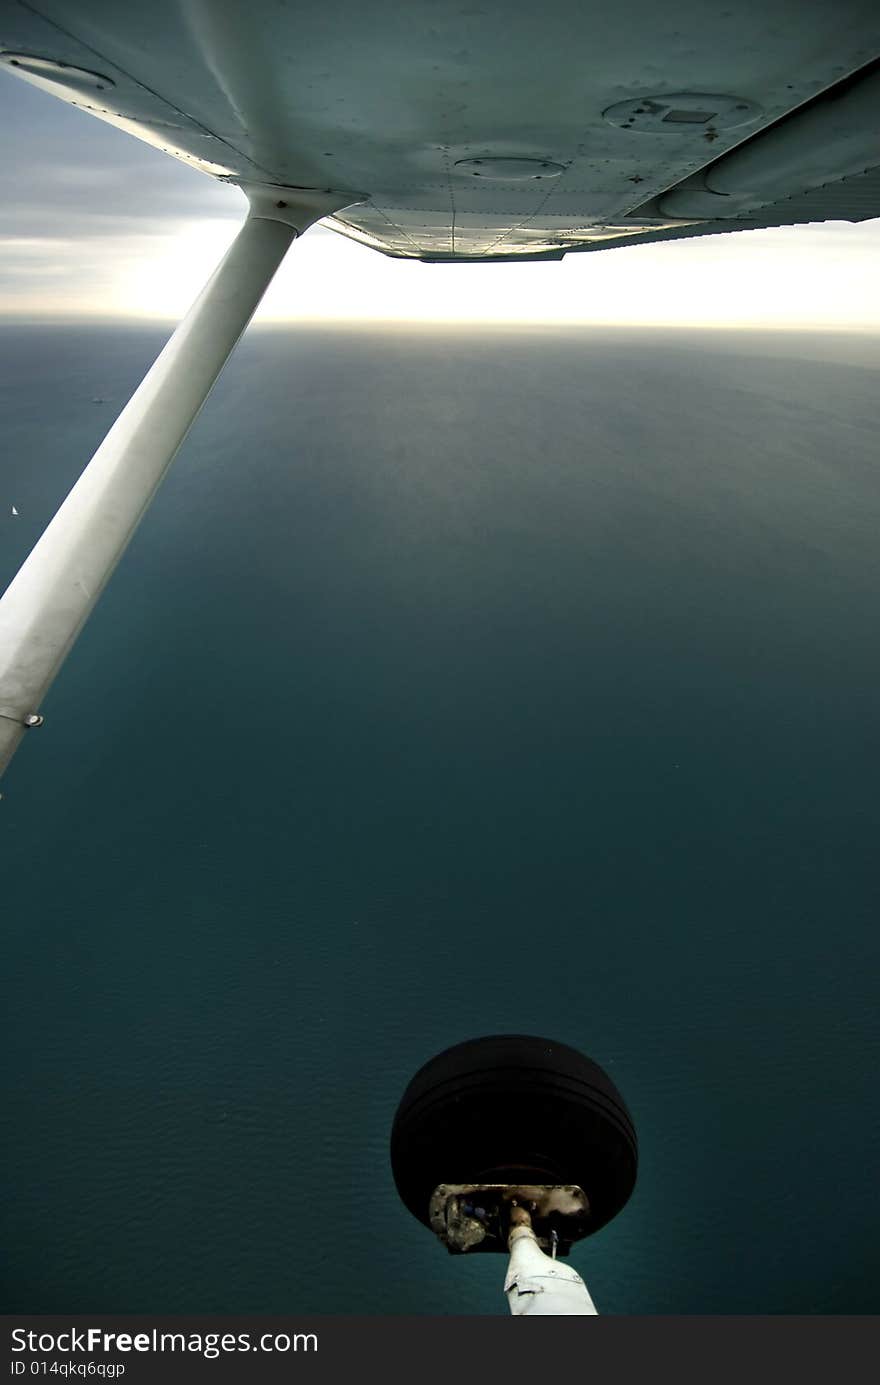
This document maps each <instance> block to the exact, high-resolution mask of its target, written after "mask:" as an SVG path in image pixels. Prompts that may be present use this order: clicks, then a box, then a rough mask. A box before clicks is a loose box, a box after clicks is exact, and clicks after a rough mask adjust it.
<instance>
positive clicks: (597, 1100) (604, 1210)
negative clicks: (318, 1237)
mask: <svg viewBox="0 0 880 1385" xmlns="http://www.w3.org/2000/svg"><path fill="white" fill-rule="evenodd" d="M637 1159H638V1152H637V1142H636V1134H635V1129H634V1127H633V1123H632V1119H631V1117H630V1114H629V1112H628V1110H627V1108H626V1106H625V1104H624V1101H623V1098H622V1097H621V1095H620V1093H619V1092H618V1091H617V1089H616V1087H615V1086H614V1085H613V1083H612V1082H611V1080H610V1078H609V1077H608V1076H607V1074H606V1073H604V1072H603V1071H602V1069H601V1068H600V1067H599V1066H598V1065H597V1064H596V1063H594V1062H592V1061H591V1060H590V1059H589V1058H586V1057H585V1056H584V1055H583V1054H581V1053H578V1052H577V1051H576V1050H575V1049H572V1048H569V1047H568V1046H567V1045H565V1044H559V1043H554V1042H552V1041H550V1040H547V1039H538V1038H532V1037H529V1036H525V1035H517V1034H502V1035H491V1036H488V1037H486V1038H482V1039H472V1040H469V1041H468V1042H466V1043H463V1044H457V1045H456V1046H455V1047H454V1048H449V1049H446V1050H445V1052H443V1053H441V1054H439V1055H438V1056H437V1057H436V1058H432V1059H431V1060H430V1062H428V1063H426V1064H425V1066H424V1067H422V1068H421V1069H420V1070H419V1071H418V1072H417V1073H416V1075H415V1076H414V1077H413V1079H412V1081H411V1082H410V1083H409V1086H408V1087H407V1089H406V1091H405V1092H404V1094H403V1097H402V1099H401V1102H400V1105H399V1107H398V1109H397V1114H396V1115H395V1118H394V1124H393V1128H392V1132H391V1167H392V1172H393V1175H394V1181H395V1183H396V1185H397V1190H398V1192H399V1194H400V1197H401V1199H402V1201H403V1203H404V1204H405V1206H406V1207H408V1208H409V1210H410V1212H412V1214H413V1216H415V1217H417V1218H418V1220H419V1221H421V1222H422V1223H423V1224H424V1225H425V1226H428V1227H430V1228H431V1229H432V1230H433V1231H434V1232H435V1234H436V1235H437V1236H438V1237H439V1239H440V1240H441V1241H442V1242H443V1243H444V1244H445V1245H446V1247H447V1249H448V1250H449V1251H450V1252H451V1253H453V1254H462V1253H465V1252H471V1251H495V1252H501V1253H506V1252H507V1251H509V1252H510V1267H509V1271H508V1275H507V1280H506V1282H505V1292H506V1293H507V1295H508V1301H509V1303H510V1306H511V1311H512V1312H513V1313H516V1314H522V1313H534V1314H538V1313H543V1314H548V1313H549V1314H554V1313H561V1314H573V1313H576V1314H580V1313H595V1311H596V1309H595V1308H594V1306H593V1303H592V1300H591V1299H590V1296H589V1294H588V1293H587V1290H586V1287H585V1286H584V1284H583V1281H582V1280H581V1279H580V1277H579V1276H578V1275H577V1274H576V1273H575V1271H574V1270H573V1269H571V1268H570V1267H569V1266H565V1265H561V1264H560V1263H559V1257H564V1256H566V1255H567V1254H568V1251H569V1249H570V1248H571V1245H572V1244H573V1242H574V1241H576V1240H580V1239H582V1238H583V1237H585V1236H589V1235H592V1234H593V1233H594V1232H596V1231H598V1230H599V1229H600V1228H601V1227H603V1226H605V1225H606V1223H607V1222H609V1221H610V1220H611V1218H612V1217H614V1216H616V1215H617V1213H618V1212H619V1211H620V1210H621V1208H622V1207H623V1206H624V1205H625V1203H626V1202H627V1200H628V1199H629V1196H630V1194H631V1192H632V1190H633V1187H634V1185H635V1179H636V1166H637Z"/></svg>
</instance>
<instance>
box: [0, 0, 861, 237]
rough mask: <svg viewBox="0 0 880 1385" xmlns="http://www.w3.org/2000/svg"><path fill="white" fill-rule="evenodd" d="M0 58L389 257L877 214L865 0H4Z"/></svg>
mask: <svg viewBox="0 0 880 1385" xmlns="http://www.w3.org/2000/svg"><path fill="white" fill-rule="evenodd" d="M0 64H2V65H3V66H5V67H6V68H7V69H8V70H9V71H12V72H15V73H16V74H17V75H19V76H21V77H24V78H25V79H26V80H28V81H30V82H32V83H34V84H36V85H38V86H41V87H43V88H45V89H46V90H49V91H52V92H54V93H55V94H56V95H58V96H61V97H62V98H63V99H65V100H67V101H70V102H73V103H74V104H76V105H79V106H81V107H84V108H86V109H88V110H90V111H92V112H93V113H94V114H95V115H97V116H99V117H100V118H101V119H104V120H108V121H110V122H111V123H113V124H116V125H119V126H122V127H123V128H125V129H128V130H130V131H132V132H133V133H134V134H136V135H138V136H139V137H140V138H142V139H145V140H147V141H148V142H149V143H151V144H154V145H158V146H159V147H160V148H162V149H164V150H167V151H168V152H169V153H171V154H173V155H175V156H176V157H177V158H179V159H183V160H184V161H185V162H187V163H189V164H192V165H194V166H195V167H197V168H200V169H202V170H203V171H204V172H206V173H208V174H210V175H212V176H214V177H216V178H219V179H221V180H224V181H227V182H231V183H234V184H244V185H247V184H255V183H257V184H262V185H265V184H270V185H277V186H279V187H298V188H314V189H333V190H334V191H337V192H338V191H342V192H350V193H351V197H352V204H353V205H350V206H348V207H347V208H345V209H344V210H343V211H342V212H340V213H337V214H336V215H335V216H334V217H332V218H330V219H328V220H327V221H325V223H324V224H326V225H329V226H332V227H333V228H334V229H335V230H338V231H340V232H342V233H344V234H345V235H348V236H351V237H353V238H354V239H355V240H359V241H362V242H364V243H366V244H367V245H370V246H373V247H374V248H376V249H378V250H381V251H383V252H385V253H386V254H389V255H394V256H399V257H405V258H415V259H423V260H460V261H465V260H484V259H490V260H491V259H497V260H505V259H511V258H517V259H518V258H534V257H538V258H558V257H559V256H561V255H563V254H565V253H567V252H568V251H572V250H599V249H605V248H609V247H613V246H620V245H624V244H633V243H637V242H639V241H644V240H651V241H654V240H662V239H668V238H679V237H682V236H693V235H704V234H707V233H713V232H718V231H728V230H745V229H749V228H757V227H763V226H779V225H791V224H795V223H801V222H810V221H824V220H847V221H861V220H865V219H868V218H871V217H878V216H880V12H878V10H877V5H876V0H840V3H837V4H835V5H831V4H829V3H828V0H760V3H758V0H729V3H727V4H726V5H715V6H713V5H707V4H706V3H705V0H674V3H671V4H667V5H659V4H657V3H656V0H627V2H626V3H621V4H616V5H611V4H608V3H607V0H605V2H604V3H601V4H600V3H591V0H544V3H542V4H540V5H535V4H530V3H529V4H527V3H524V2H521V0H372V3H370V4H365V3H363V0H322V3H314V0H309V2H308V3H306V2H305V0H291V2H290V3H284V0H280V2H279V0H247V2H246V3H245V2H244V0H151V3H150V4H148V5H140V4H133V3H132V4H129V3H126V0H38V2H37V3H35V4H30V3H23V0H0Z"/></svg>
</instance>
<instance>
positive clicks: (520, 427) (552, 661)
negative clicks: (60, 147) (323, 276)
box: [0, 324, 880, 1314]
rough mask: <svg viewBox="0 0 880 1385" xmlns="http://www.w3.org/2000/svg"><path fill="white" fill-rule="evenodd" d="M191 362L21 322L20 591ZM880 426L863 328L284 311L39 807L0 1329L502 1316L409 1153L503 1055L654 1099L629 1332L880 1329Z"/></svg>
mask: <svg viewBox="0 0 880 1385" xmlns="http://www.w3.org/2000/svg"><path fill="white" fill-rule="evenodd" d="M163 340H164V333H163V332H162V331H161V330H157V329H155V328H151V329H145V328H137V329H136V328H122V327H110V326H88V327H86V326H72V325H69V324H68V325H67V326H63V327H61V326H54V327H53V326H46V325H43V326H36V325H32V326H10V325H6V326H4V327H3V329H2V332H0V363H2V370H0V391H2V416H3V420H4V422H3V430H4V431H3V441H4V448H3V452H4V457H3V462H2V469H0V579H2V582H3V583H5V581H6V580H8V578H9V577H11V576H12V574H13V573H14V571H15V569H16V567H17V565H18V563H19V562H20V561H21V559H22V558H23V557H24V556H25V554H26V553H27V551H28V549H29V547H30V545H31V544H32V543H33V541H34V540H35V539H36V538H37V537H38V535H39V533H40V532H41V530H42V528H43V527H44V525H45V523H46V522H47V520H48V519H49V517H50V516H51V514H52V512H53V510H54V508H55V507H56V506H57V504H58V502H59V501H60V499H61V498H62V497H63V495H64V494H65V493H66V491H67V489H68V488H69V486H70V485H71V484H72V482H73V480H74V479H75V477H76V475H77V474H78V472H79V470H80V469H81V468H82V466H83V464H84V462H85V461H86V460H87V458H88V457H89V455H90V453H91V451H92V449H93V448H94V446H95V445H96V443H97V442H98V441H99V440H100V438H101V436H102V435H103V433H104V431H105V430H106V428H107V426H108V425H109V423H110V421H111V420H112V418H113V417H114V416H115V413H116V412H117V411H118V409H119V408H120V407H121V405H122V404H123V403H124V401H125V399H126V398H127V396H128V394H129V392H130V390H131V389H132V388H133V387H134V385H135V384H136V383H137V381H138V380H139V378H140V377H141V375H142V374H143V372H144V371H145V369H146V368H147V366H148V365H149V363H150V362H151V360H152V359H153V357H154V356H155V354H156V352H157V350H158V349H159V347H160V346H161V344H162V341H163ZM878 399H880V341H878V339H877V338H876V337H869V336H861V337H855V336H854V337H835V336H824V337H820V336H816V335H803V334H802V335H789V334H777V333H765V334H749V333H743V332H737V333H708V332H704V333H696V332H694V333H689V332H662V331H657V330H654V331H644V332H637V331H620V330H618V331H610V330H606V329H589V330H582V331H576V330H565V331H558V330H554V329H532V330H528V331H526V330H522V331H517V330H500V329H499V330H490V329H485V330H465V329H456V330H452V329H443V330H441V329H437V330H428V329H408V328H402V327H401V328H393V329H392V328H389V329H387V330H379V329H365V328H351V329H347V328H344V327H337V328H332V329H329V328H328V329H323V330H318V329H317V328H313V329H308V328H299V329H280V328H273V329H255V330H253V331H252V333H251V334H250V335H249V336H248V337H247V338H246V339H245V341H244V342H243V343H242V345H241V346H240V348H239V349H238V351H237V353H236V355H235V356H234V358H233V360H232V362H231V363H230V365H229V366H228V368H227V371H226V373H225V374H224V376H223V378H222V380H221V381H220V383H219V384H218V386H217V388H216V389H215V392H214V394H213V396H212V398H211V400H210V401H209V404H208V406H207V407H206V409H205V410H204V412H203V413H202V415H201V417H200V418H199V420H198V422H197V424H196V426H195V427H194V429H193V431H192V433H191V435H190V437H189V439H188V440H187V442H186V443H185V445H184V447H183V449H182V451H181V453H180V455H179V457H178V459H177V461H176V463H175V465H174V468H173V470H172V472H171V474H170V476H169V478H168V480H167V481H166V482H165V484H164V486H163V488H162V490H161V491H160V493H159V495H158V497H157V499H156V501H155V504H154V506H153V508H152V510H151V511H150V513H149V515H148V517H147V519H146V520H145V522H144V524H143V525H142V527H141V529H140V530H139V532H138V534H137V535H136V537H135V540H134V542H133V544H132V546H131V548H130V550H129V552H128V554H127V555H126V557H125V559H124V561H123V563H122V564H121V566H120V568H119V570H118V572H117V574H116V575H115V577H114V579H113V581H112V583H111V585H110V587H109V588H108V590H107V592H106V594H105V595H104V597H103V598H102V600H101V603H100V605H99V607H98V609H97V611H96V613H95V615H94V616H93V618H92V620H91V621H90V623H89V625H88V626H87V628H86V630H85V632H84V634H83V635H82V637H81V639H80V641H79V643H78V644H77V646H76V647H75V649H74V651H73V653H72V654H71V656H70V658H69V660H68V662H67V664H66V666H65V668H64V669H63V671H62V674H61V675H60V677H59V679H58V681H57V683H56V685H55V687H54V688H53V690H52V692H51V694H50V695H49V697H48V698H47V700H46V703H45V706H44V707H43V709H42V710H43V711H44V712H45V715H46V725H45V727H44V728H43V729H42V730H40V731H39V732H34V733H32V734H31V735H30V736H29V737H28V738H27V741H26V743H25V744H24V745H23V746H22V748H21V750H20V751H19V753H18V755H17V757H16V760H15V761H14V763H13V766H12V768H11V769H10V771H9V773H8V774H7V776H6V778H5V780H4V785H3V788H4V797H3V800H2V802H0V833H2V847H0V851H2V865H0V869H2V899H3V932H4V948H3V951H4V962H5V967H4V969H5V971H6V977H7V984H6V1004H5V1007H4V1010H5V1014H4V1033H3V1040H2V1042H3V1051H4V1056H5V1064H4V1068H5V1073H4V1077H3V1096H2V1101H3V1109H4V1112H5V1113H6V1124H7V1131H8V1135H7V1138H6V1140H5V1142H4V1149H3V1154H2V1163H3V1186H4V1190H5V1193H4V1203H5V1207H4V1221H5V1229H4V1244H5V1247H6V1256H5V1266H4V1271H3V1274H4V1293H3V1299H4V1306H5V1308H6V1310H7V1311H23V1310H30V1311H33V1312H50V1311H69V1312H87V1311H96V1310H100V1311H104V1312H123V1311H132V1312H135V1311H140V1312H159V1311H168V1312H195V1311H217V1312H227V1311H229V1312H231V1311H241V1312H257V1311H264V1312H276V1313H282V1312H283V1313H288V1312H289V1313H297V1312H326V1313H334V1312H361V1313H372V1314H386V1313H446V1314H448V1313H461V1312H465V1313H474V1312H506V1308H505V1305H504V1302H503V1297H502V1293H501V1280H502V1262H501V1261H500V1260H499V1259H497V1258H496V1257H483V1256H478V1257H475V1258H473V1259H468V1258H467V1257H464V1258H460V1257H459V1258H452V1257H449V1256H447V1255H446V1253H445V1252H444V1251H443V1250H442V1248H440V1247H439V1245H437V1244H436V1243H435V1242H434V1241H433V1239H432V1237H431V1236H430V1234H429V1233H428V1232H426V1231H425V1230H424V1229H423V1228H422V1227H420V1226H419V1225H418V1224H417V1223H416V1222H415V1221H414V1220H413V1219H412V1218H411V1217H410V1216H409V1214H408V1213H407V1212H406V1211H405V1210H404V1209H403V1207H402V1206H401V1205H400V1203H399V1202H398V1200H397V1197H396V1194H395V1191H394V1187H393V1184H392V1181H391V1177H390V1171H389V1166H388V1155H387V1142H388V1133H389V1129H390V1124H391V1119H392V1116H393V1113H394V1109H395V1106H396V1104H397V1101H398V1099H399V1097H400V1095H401V1092H402V1090H403V1087H404V1086H405V1084H406V1082H407V1080H408V1079H409V1077H410V1076H411V1074H412V1073H413V1072H414V1071H415V1069H416V1068H417V1067H418V1066H419V1065H420V1064H421V1063H422V1062H424V1061H425V1060H426V1059H427V1058H429V1057H430V1056H431V1055H432V1054H434V1053H435V1052H437V1051H438V1050H439V1049H441V1048H444V1047H446V1046H448V1045H449V1044H452V1043H455V1042H458V1041H459V1040H462V1039H465V1038H469V1037H473V1036H476V1035H479V1034H485V1033H493V1032H504V1031H507V1032H510V1031H518V1032H525V1033H529V1032H531V1033H536V1034H540V1035H545V1036H547V1037H550V1038H556V1039H559V1040H561V1041H563V1042H567V1043H570V1044H573V1045H574V1046H575V1047H578V1048H581V1049H583V1050H584V1051H586V1052H587V1053H589V1054H591V1055H592V1056H593V1057H594V1058H595V1059H596V1060H597V1061H599V1062H600V1063H602V1064H603V1065H604V1066H605V1067H606V1068H607V1070H608V1072H609V1073H610V1074H611V1076H612V1078H613V1079H614V1080H615V1082H616V1083H617V1084H618V1086H619V1087H620V1089H621V1091H622V1092H623V1094H624V1096H625V1097H626V1100H627V1102H628V1104H629V1105H630V1108H631V1110H632V1112H633V1116H634V1119H635V1122H636V1126H637V1129H638V1132H639V1137H640V1172H639V1181H638V1185H637V1188H636V1192H635V1194H634V1196H633V1198H632V1201H631V1202H630V1204H629V1205H628V1207H627V1208H626V1209H625V1211H624V1212H623V1213H622V1214H621V1215H620V1217H619V1218H618V1219H617V1220H616V1221H615V1222H613V1223H612V1224H611V1225H610V1226H608V1227H607V1228H606V1229H605V1230H604V1231H602V1232H601V1233H600V1234H599V1235H598V1236H596V1238H595V1239H594V1240H590V1241H587V1242H585V1243H583V1244H582V1245H581V1246H580V1247H578V1248H576V1249H575V1252H574V1253H573V1257H572V1262H573V1263H574V1264H575V1265H576V1266H577V1267H578V1268H579V1269H580V1271H581V1272H582V1273H583V1274H584V1276H585V1277H586V1279H587V1281H588V1283H589V1285H590V1288H591V1291H592V1293H593V1296H594V1298H595V1300H596V1302H597V1305H598V1307H599V1309H600V1311H603V1312H610V1313H718V1312H722V1313H724V1312H730V1313H745V1312H764V1313H783V1312H804V1313H860V1312H872V1311H876V1310H877V1309H878V1306H880V1305H878V1292H877V1286H878V1282H880V1250H878V1246H880V1194H878V1185H877V1176H876V1170H877V1158H878V1126H880V1094H878V1085H877V1071H878V1061H880V1042H878V1003H877V1002H878V965H880V956H878V954H880V932H878V918H877V915H878V909H877V902H878V859H877V841H878V826H880V824H878V788H877V785H878V753H877V752H878V739H880V736H878V726H880V722H878V714H877V697H878V685H880V643H878V604H880V544H878V521H880V466H878V457H877V425H878V412H880V409H878V402H877V401H878ZM13 505H15V507H16V508H17V509H18V511H19V513H18V516H13V515H12V514H11V507H12V506H13Z"/></svg>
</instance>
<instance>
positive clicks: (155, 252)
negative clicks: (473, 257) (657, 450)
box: [0, 74, 880, 330]
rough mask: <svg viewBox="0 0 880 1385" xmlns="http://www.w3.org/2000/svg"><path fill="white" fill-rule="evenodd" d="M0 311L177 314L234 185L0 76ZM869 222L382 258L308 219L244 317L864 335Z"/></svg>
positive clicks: (218, 235)
mask: <svg viewBox="0 0 880 1385" xmlns="http://www.w3.org/2000/svg"><path fill="white" fill-rule="evenodd" d="M0 119H2V124H3V129H4V131H5V132H6V149H5V154H6V159H5V162H6V180H5V182H6V197H5V198H4V201H3V205H2V207H0V238H2V242H3V246H2V249H3V254H2V262H0V318H19V317H28V318H33V317H38V318H53V317H69V316H76V317H99V318H108V317H110V318H134V319H150V318H152V319H162V320H169V319H172V320H173V319H176V318H179V317H180V316H182V314H183V313H185V312H186V309H187V308H188V307H189V305H190V303H191V302H192V301H193V299H194V298H195V297H196V295H197V294H198V291H199V290H200V288H201V286H202V284H203V283H204V282H205V280H206V279H207V277H208V275H209V273H210V272H211V270H212V269H213V267H214V265H215V264H216V263H217V261H218V260H219V259H220V258H221V256H222V254H223V252H224V251H225V249H226V247H227V246H228V245H229V243H230V242H231V240H232V239H233V237H234V236H235V233H236V230H237V228H238V226H239V225H240V223H241V221H242V220H243V218H244V214H245V207H246V203H245V199H244V195H243V194H242V193H241V192H239V191H238V190H237V189H236V188H232V187H230V186H226V185H224V184H222V183H218V182H216V181H215V180H214V179H212V178H209V177H207V176H206V175H205V174H203V173H200V172H198V171H197V170H195V169H192V168H190V167H188V166H186V165H184V164H182V163H179V162H178V161H176V160H175V159H173V158H171V157H169V156H168V155H167V154H163V153H161V152H160V151H159V150H156V149H153V148H151V147H150V146H148V145H145V144H142V143H141V142H140V141H139V140H137V139H136V138H134V137H133V136H132V135H129V134H127V133H124V132H123V131H121V130H117V129H114V128H113V127H111V126H109V125H106V124H104V123H103V122H102V121H99V120H97V119H95V118H94V117H93V116H90V115H88V114H86V113H85V112H82V111H79V110H76V109H74V108H72V107H70V106H67V105H66V104H65V103H64V102H62V101H59V100H57V99H56V98H54V97H52V96H49V95H47V94H46V93H44V92H41V91H38V90H35V89H34V88H31V87H29V86H28V85H26V84H25V83H24V82H22V81H20V80H18V79H17V78H15V77H12V76H9V75H7V74H0ZM878 252H880V220H875V221H869V222H862V223H857V224H850V223H846V222H828V223H824V224H822V225H812V226H799V227H780V228H777V229H774V230H767V231H748V232H739V233H734V234H729V235H726V236H711V237H705V238H702V239H699V240H695V241H678V242H669V243H666V244H661V245H651V246H639V247H632V248H626V249H618V250H609V251H603V252H602V253H600V254H590V255H577V254H573V255H569V256H567V257H566V259H564V260H562V261H559V262H549V263H546V264H534V263H533V264H522V265H461V264H456V265H423V264H418V263H409V262H406V261H400V260H392V259H390V258H388V257H387V256H384V255H381V254H380V253H378V252H376V251H374V250H370V249H368V248H366V247H364V246H361V245H358V244H356V243H355V242H353V241H349V240H347V239H346V238H344V237H342V236H340V235H338V234H337V233H335V232H333V231H330V230H328V229H326V228H324V227H321V226H316V227H313V228H312V229H311V230H310V231H308V232H307V233H306V235H305V236H304V237H302V239H301V240H300V241H298V242H297V243H296V244H295V245H294V247H293V249H292V250H291V252H290V253H289V254H288V256H287V259H286V260H285V262H284V264H283V265H282V267H281V269H280V270H279V272H278V274H277V275H276V278H275V281H274V282H273V284H272V285H271V287H270V288H269V290H268V292H267V294H266V296H265V298H264V300H263V303H262V304H261V306H260V308H259V309H258V312H257V320H261V321H264V322H272V321H275V322H279V321H301V322H334V321H363V322H377V321H378V322H381V321H383V320H388V321H408V322H438V321H439V322H442V321H446V322H457V321H463V322H475V321H476V322H523V323H533V322H550V323H552V322H561V323H608V324H612V323H616V324H620V325H639V324H646V325H672V326H691V325H698V326H707V327H736V326H742V327H755V326H762V327H768V328H776V329H779V328H801V327H802V328H822V329H826V330H828V329H838V330H877V327H878V323H880V253H878Z"/></svg>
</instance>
